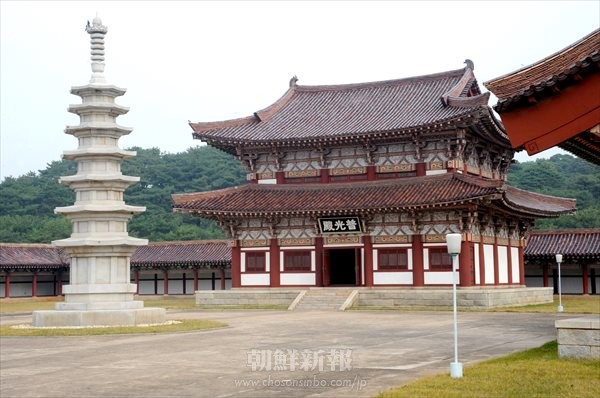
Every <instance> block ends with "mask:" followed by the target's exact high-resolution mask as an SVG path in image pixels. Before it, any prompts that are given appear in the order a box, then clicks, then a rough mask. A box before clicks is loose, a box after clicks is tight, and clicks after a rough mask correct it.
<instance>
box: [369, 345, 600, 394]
mask: <svg viewBox="0 0 600 398" xmlns="http://www.w3.org/2000/svg"><path fill="white" fill-rule="evenodd" d="M557 352H558V350H557V344H556V341H553V342H550V343H547V344H545V345H543V346H541V347H539V348H534V349H532V350H527V351H522V352H518V353H516V354H512V355H508V356H505V357H502V358H497V359H492V360H489V361H485V362H482V363H480V364H477V365H473V366H468V367H465V369H464V373H463V377H462V378H461V379H452V378H450V374H449V373H450V369H449V366H450V365H448V374H442V375H437V376H431V377H425V378H423V379H420V380H417V381H416V382H413V383H410V384H407V385H404V386H402V387H399V388H396V389H393V390H390V391H386V392H384V393H381V394H379V395H378V396H377V398H395V397H443V398H445V397H448V398H450V397H515V398H521V397H561V398H562V397H577V398H586V397H590V398H591V397H594V398H595V397H598V392H599V391H600V360H577V359H562V358H561V359H559V358H558V353H557Z"/></svg>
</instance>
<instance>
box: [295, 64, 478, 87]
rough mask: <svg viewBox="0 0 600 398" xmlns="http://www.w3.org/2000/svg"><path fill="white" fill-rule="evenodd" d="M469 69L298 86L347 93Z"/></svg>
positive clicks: (449, 75)
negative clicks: (365, 80) (384, 78)
mask: <svg viewBox="0 0 600 398" xmlns="http://www.w3.org/2000/svg"><path fill="white" fill-rule="evenodd" d="M467 69H468V68H460V69H453V70H449V71H445V72H437V73H432V74H427V75H419V76H410V77H404V78H400V79H389V80H374V81H370V82H360V83H345V84H322V85H320V84H317V85H296V86H295V88H296V90H297V91H304V92H317V91H345V90H356V89H365V88H372V87H385V86H394V85H397V84H399V83H414V82H418V81H428V80H436V79H439V78H443V77H452V76H455V75H459V73H465V71H466V70H467Z"/></svg>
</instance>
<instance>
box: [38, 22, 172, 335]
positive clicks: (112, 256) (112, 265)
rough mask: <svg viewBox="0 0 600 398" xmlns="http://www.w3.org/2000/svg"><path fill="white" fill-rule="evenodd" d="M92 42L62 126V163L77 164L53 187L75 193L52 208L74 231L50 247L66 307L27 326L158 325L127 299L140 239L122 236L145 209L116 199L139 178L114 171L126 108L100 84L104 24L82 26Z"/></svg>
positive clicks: (154, 312)
mask: <svg viewBox="0 0 600 398" xmlns="http://www.w3.org/2000/svg"><path fill="white" fill-rule="evenodd" d="M86 31H87V32H88V33H89V34H90V38H91V55H92V57H91V61H92V63H91V66H92V72H93V73H92V77H91V79H90V82H89V84H87V85H85V86H78V87H73V88H71V93H72V94H74V95H78V96H80V97H81V99H82V103H81V104H76V105H71V106H70V107H69V111H70V112H72V113H75V114H76V115H78V116H79V118H80V123H79V125H77V126H68V127H67V128H66V129H65V133H66V134H70V135H73V136H74V137H75V138H77V140H78V142H79V147H78V148H77V149H76V150H73V151H65V152H64V155H63V158H65V159H71V160H74V161H75V162H76V163H77V174H75V175H72V176H67V177H62V178H61V179H60V183H62V184H64V185H67V186H69V187H70V188H71V189H73V190H74V191H75V204H73V205H72V206H67V207H58V208H56V209H55V212H56V213H60V214H64V215H65V216H66V217H67V218H69V220H70V221H71V224H72V225H73V233H72V234H71V237H69V238H67V239H62V240H57V241H53V242H52V244H53V245H54V246H57V247H61V248H64V250H65V251H66V253H67V254H68V256H69V258H70V275H69V285H67V286H65V287H64V290H63V291H64V293H65V302H62V303H58V304H57V305H56V310H55V311H34V313H33V325H34V326H41V327H46V326H51V327H52V326H98V325H138V324H148V323H163V322H164V321H165V310H164V309H162V308H144V302H143V301H136V300H134V297H133V296H134V294H135V293H136V288H137V287H136V285H135V284H132V283H130V281H131V277H130V260H131V255H132V254H133V252H134V251H135V249H136V248H137V247H139V246H143V245H147V244H148V241H147V240H146V239H138V238H134V237H131V236H129V234H128V232H127V223H128V221H129V219H130V218H131V217H132V216H133V215H135V214H138V213H141V212H143V211H145V210H146V208H145V207H140V206H130V205H127V204H125V202H124V200H123V192H124V191H125V189H126V188H127V187H129V186H131V185H133V184H135V183H136V182H138V181H139V177H132V176H126V175H123V174H122V173H121V162H122V161H123V159H127V158H130V157H133V156H135V152H131V151H123V150H121V149H120V148H119V146H118V140H119V138H121V137H122V136H123V135H126V134H129V133H130V132H131V130H132V129H131V128H127V127H122V126H119V125H118V124H117V123H116V118H117V117H118V116H119V115H123V114H126V113H127V112H128V110H129V109H128V108H127V107H124V106H120V105H117V104H116V103H115V98H116V97H119V96H121V95H123V94H125V89H123V88H119V87H116V86H113V85H109V84H108V83H106V79H105V78H104V66H105V65H104V35H105V34H106V32H107V28H106V26H104V25H102V21H101V20H100V18H98V17H96V18H94V20H93V23H92V24H90V23H89V22H88V25H87V27H86Z"/></svg>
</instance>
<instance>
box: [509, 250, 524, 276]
mask: <svg viewBox="0 0 600 398" xmlns="http://www.w3.org/2000/svg"><path fill="white" fill-rule="evenodd" d="M510 262H511V263H512V264H511V266H512V282H513V283H521V281H520V280H519V279H520V278H519V248H518V247H511V248H510Z"/></svg>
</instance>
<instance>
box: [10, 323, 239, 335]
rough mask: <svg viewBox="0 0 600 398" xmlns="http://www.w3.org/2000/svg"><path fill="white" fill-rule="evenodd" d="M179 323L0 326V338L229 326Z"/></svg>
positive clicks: (171, 330)
mask: <svg viewBox="0 0 600 398" xmlns="http://www.w3.org/2000/svg"><path fill="white" fill-rule="evenodd" d="M176 322H177V323H173V324H167V325H154V326H112V327H99V328H96V327H94V328H40V329H32V328H28V329H18V328H13V327H12V326H14V325H2V326H0V336H2V337H5V336H96V335H101V334H132V333H175V332H191V331H197V330H207V329H215V328H223V327H226V326H227V324H226V323H223V322H218V321H211V320H206V319H186V320H181V321H176Z"/></svg>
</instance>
